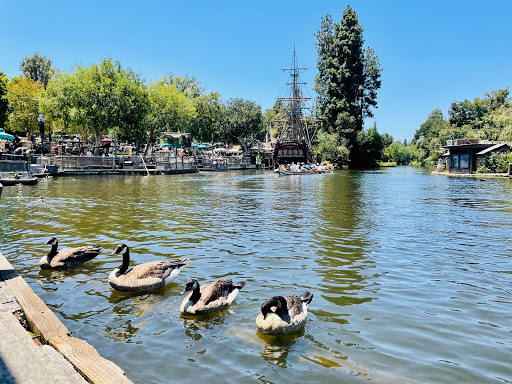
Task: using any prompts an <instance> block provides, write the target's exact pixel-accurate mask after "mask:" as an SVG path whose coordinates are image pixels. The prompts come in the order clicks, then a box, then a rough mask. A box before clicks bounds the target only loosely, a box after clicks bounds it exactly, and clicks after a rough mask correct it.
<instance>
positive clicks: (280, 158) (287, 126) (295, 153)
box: [274, 48, 316, 164]
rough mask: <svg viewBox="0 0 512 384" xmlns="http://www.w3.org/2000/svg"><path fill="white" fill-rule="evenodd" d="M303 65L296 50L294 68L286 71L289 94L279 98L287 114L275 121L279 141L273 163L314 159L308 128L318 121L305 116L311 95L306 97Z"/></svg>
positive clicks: (284, 112)
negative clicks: (304, 93)
mask: <svg viewBox="0 0 512 384" xmlns="http://www.w3.org/2000/svg"><path fill="white" fill-rule="evenodd" d="M306 69H307V68H301V67H299V66H298V65H297V55H296V52H295V48H294V50H293V61H292V65H291V68H284V69H283V71H289V72H290V78H291V82H289V83H287V85H289V86H291V95H290V97H280V98H278V99H277V100H279V101H281V102H282V103H283V104H284V108H282V109H281V111H282V112H283V115H284V116H281V117H282V118H279V119H276V120H274V122H275V124H276V127H277V143H276V146H275V148H274V163H275V164H287V163H292V162H295V163H310V162H311V161H312V146H311V139H312V135H310V132H309V129H311V128H313V127H315V126H316V124H315V123H316V120H314V119H310V118H306V117H305V116H304V114H303V110H304V109H306V106H305V103H306V101H308V100H310V99H311V98H310V97H304V95H303V92H302V89H301V87H300V86H301V85H304V84H306V83H304V82H301V81H300V71H304V70H306Z"/></svg>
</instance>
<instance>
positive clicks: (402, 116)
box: [0, 0, 512, 140]
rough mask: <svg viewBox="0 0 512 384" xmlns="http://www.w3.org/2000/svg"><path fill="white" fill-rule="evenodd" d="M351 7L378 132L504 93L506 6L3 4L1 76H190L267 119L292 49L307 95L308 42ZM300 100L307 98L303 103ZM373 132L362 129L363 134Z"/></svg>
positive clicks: (497, 2) (511, 29)
mask: <svg viewBox="0 0 512 384" xmlns="http://www.w3.org/2000/svg"><path fill="white" fill-rule="evenodd" d="M347 4H350V5H351V7H352V8H354V10H355V11H356V12H357V14H358V15H359V22H360V23H361V24H362V25H363V28H364V38H365V46H366V45H369V46H370V47H372V48H373V49H374V50H375V51H376V53H377V55H378V56H379V59H380V63H381V66H382V68H383V72H382V87H381V89H380V91H379V95H378V109H377V110H376V111H375V120H376V122H377V128H378V130H379V132H381V133H383V132H388V133H390V134H391V135H393V137H394V138H395V139H400V140H403V139H407V140H410V139H411V138H412V136H413V134H414V132H415V130H416V129H418V128H419V126H420V125H421V124H422V123H423V122H424V121H425V119H426V118H427V116H428V114H429V113H430V112H431V111H432V110H433V109H436V108H440V109H441V110H442V111H443V112H444V113H445V116H446V115H447V112H448V108H449V106H450V104H451V102H453V101H456V100H457V101H461V100H464V99H466V98H467V99H471V100H472V99H474V98H475V97H484V96H485V92H490V91H492V90H495V89H500V88H506V87H509V86H510V85H511V82H512V81H511V75H512V22H511V16H512V1H509V0H490V1H484V2H482V1H473V0H469V1H462V0H461V1H455V0H444V1H438V0H431V1H415V0H402V1H382V0H354V1H350V2H340V1H330V0H329V1H320V0H318V1H311V0H310V1H303V0H296V1H275V0H274V1H254V2H246V1H216V2H214V1H151V0H147V1H133V0H124V1H114V0H102V1H98V0H88V1H56V0H45V1H34V0H29V1H26V0H17V1H8V0H0V20H1V21H0V70H2V71H3V72H4V73H6V74H7V75H8V76H16V75H19V74H20V71H19V64H20V62H21V60H22V59H23V58H24V57H25V56H29V55H33V54H34V53H40V54H44V55H46V56H47V57H48V58H49V59H51V60H52V62H53V66H54V67H56V68H58V69H59V70H61V71H69V70H70V69H71V67H72V66H73V65H74V64H82V65H90V64H94V63H98V62H99V61H100V60H101V59H102V58H103V57H107V56H108V57H112V58H113V59H114V60H118V61H120V62H121V64H122V65H123V67H131V68H132V69H133V70H135V71H136V72H139V73H141V74H142V76H143V77H144V78H145V79H146V80H147V81H151V80H153V79H155V78H158V77H161V76H163V75H165V74H167V73H169V72H173V73H174V74H175V75H190V76H195V77H196V78H197V79H198V80H200V81H201V82H202V84H203V86H205V87H206V90H207V91H217V92H219V93H220V94H221V95H222V97H223V98H224V99H225V100H227V99H229V98H234V97H241V98H244V99H249V100H253V101H255V102H257V103H259V104H260V105H261V106H262V108H263V110H265V109H266V108H270V107H271V106H272V105H273V103H274V101H275V99H276V98H277V97H280V96H284V94H283V92H284V89H283V87H284V83H285V82H286V81H287V77H286V73H284V72H283V71H281V69H282V68H287V67H288V66H289V65H290V63H291V58H292V52H293V46H294V44H295V46H296V50H297V56H298V60H299V65H300V66H305V67H308V68H309V69H308V70H307V71H305V72H304V74H303V75H302V79H303V80H305V81H306V82H308V84H307V89H309V93H310V94H311V95H313V96H314V93H313V86H314V84H313V81H314V76H315V74H316V59H317V52H316V46H315V42H316V38H315V36H314V35H315V32H316V31H317V30H318V28H319V27H320V21H321V18H322V17H323V16H325V15H326V14H327V13H330V14H332V16H333V19H334V21H335V22H339V21H340V20H341V17H342V13H343V9H345V7H346V6H347ZM305 93H306V95H307V94H308V91H306V92H305ZM371 123H372V121H369V122H368V124H367V125H369V124H371Z"/></svg>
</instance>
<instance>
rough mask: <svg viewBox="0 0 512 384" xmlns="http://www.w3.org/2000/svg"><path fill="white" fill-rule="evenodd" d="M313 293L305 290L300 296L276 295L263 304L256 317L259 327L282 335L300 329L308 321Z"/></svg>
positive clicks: (261, 329) (270, 333)
mask: <svg viewBox="0 0 512 384" xmlns="http://www.w3.org/2000/svg"><path fill="white" fill-rule="evenodd" d="M311 300H313V294H312V293H310V292H304V293H303V294H302V295H300V296H295V295H292V296H274V297H271V298H270V299H268V300H266V301H265V302H264V303H263V304H262V306H261V313H260V314H259V315H258V317H257V318H256V325H257V326H258V329H259V330H260V331H261V332H263V333H266V334H269V335H282V334H284V333H289V332H293V331H296V330H297V329H300V328H301V327H302V326H304V324H305V323H306V318H307V316H308V306H309V303H311Z"/></svg>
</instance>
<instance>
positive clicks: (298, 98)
mask: <svg viewBox="0 0 512 384" xmlns="http://www.w3.org/2000/svg"><path fill="white" fill-rule="evenodd" d="M306 69H307V68H299V67H298V66H297V55H296V52H295V47H293V62H292V67H291V68H283V71H290V76H291V78H292V82H291V83H287V85H291V86H292V95H291V97H279V98H278V99H277V100H280V101H284V102H288V103H290V109H291V110H290V111H289V118H288V119H282V120H276V123H284V124H285V125H286V126H287V127H286V128H285V131H284V132H283V137H282V138H287V139H293V140H298V139H305V140H306V141H307V143H308V146H309V145H310V138H309V135H308V132H307V130H306V129H305V128H304V127H303V125H304V123H305V124H307V123H308V122H313V121H314V120H312V119H305V118H304V117H303V116H302V109H304V107H303V106H302V102H304V101H307V100H310V99H311V97H303V95H302V92H301V89H300V87H299V85H302V84H306V83H301V82H299V75H300V71H305V70H306ZM287 128H291V129H287Z"/></svg>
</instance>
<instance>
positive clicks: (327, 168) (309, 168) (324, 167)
mask: <svg viewBox="0 0 512 384" xmlns="http://www.w3.org/2000/svg"><path fill="white" fill-rule="evenodd" d="M282 167H283V168H284V169H285V171H287V172H295V173H297V172H313V173H326V172H331V171H332V170H333V165H332V164H331V163H327V162H324V163H321V164H304V163H299V162H297V164H295V163H294V162H292V163H291V164H286V165H282Z"/></svg>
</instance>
